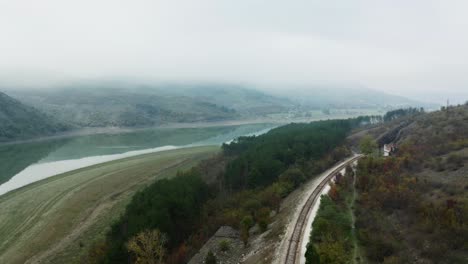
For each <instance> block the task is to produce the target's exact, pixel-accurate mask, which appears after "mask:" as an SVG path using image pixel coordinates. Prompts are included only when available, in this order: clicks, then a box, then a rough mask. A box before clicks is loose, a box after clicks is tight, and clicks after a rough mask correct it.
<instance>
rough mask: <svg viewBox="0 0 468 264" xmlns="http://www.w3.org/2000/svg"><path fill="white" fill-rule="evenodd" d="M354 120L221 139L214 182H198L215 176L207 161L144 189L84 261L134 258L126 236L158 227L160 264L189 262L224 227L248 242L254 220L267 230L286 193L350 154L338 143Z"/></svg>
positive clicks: (132, 237) (141, 235)
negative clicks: (162, 239) (161, 252)
mask: <svg viewBox="0 0 468 264" xmlns="http://www.w3.org/2000/svg"><path fill="white" fill-rule="evenodd" d="M356 124H358V121H357V120H356V119H350V120H335V121H320V122H313V123H310V124H291V125H286V126H284V127H280V128H276V129H273V130H271V131H270V132H269V133H267V134H264V135H260V136H256V137H241V138H239V139H238V140H236V141H235V142H234V143H232V144H229V145H227V144H225V145H223V154H222V155H221V157H219V156H218V157H216V158H215V161H216V163H218V164H219V163H222V164H227V165H226V166H225V168H224V169H223V170H222V171H220V172H217V174H218V177H217V178H216V180H215V182H213V183H211V184H210V185H209V186H208V185H207V184H206V183H204V182H203V181H202V178H204V177H205V176H206V175H213V174H214V172H212V171H209V170H210V167H209V166H205V165H206V164H205V165H203V166H202V165H200V166H198V167H197V168H195V169H193V170H191V171H189V172H186V173H180V174H179V175H178V176H176V177H175V178H173V179H169V180H161V181H157V182H155V183H154V184H152V185H151V186H149V187H147V188H145V189H143V190H142V191H140V192H139V193H138V194H136V195H135V196H134V197H133V199H132V201H131V202H130V204H129V205H128V207H127V209H126V211H125V213H124V214H123V215H122V216H121V217H120V219H119V221H118V222H117V223H115V224H114V225H113V226H112V229H111V231H110V232H109V234H108V236H107V239H106V241H105V242H104V243H101V244H96V246H95V247H93V249H92V251H91V253H90V255H89V259H88V261H89V262H94V263H131V262H133V261H135V259H136V258H138V256H137V255H136V254H134V253H131V252H129V248H128V246H129V243H128V241H134V240H135V237H137V238H140V239H143V238H144V236H145V235H147V236H151V235H152V234H153V235H157V236H158V237H161V233H163V234H165V235H166V237H167V241H166V242H165V244H164V248H165V250H166V251H167V252H166V254H165V256H164V263H186V262H187V261H188V260H189V259H190V257H191V256H193V255H194V254H195V253H196V252H197V250H198V249H199V248H200V247H201V246H203V244H204V243H205V242H206V241H207V240H208V239H209V238H210V237H211V236H212V235H213V234H214V233H215V232H216V230H217V229H218V228H219V227H221V226H224V225H228V226H232V227H234V228H236V229H238V230H240V232H241V238H242V240H243V241H244V243H245V245H248V243H249V234H250V233H249V230H250V229H251V228H252V227H253V226H255V225H257V226H258V230H259V232H264V231H265V230H267V229H268V225H269V224H270V222H271V220H272V219H271V216H272V215H274V213H273V212H278V210H279V205H280V203H281V200H282V199H283V198H284V197H286V196H287V195H288V194H289V193H290V192H292V191H293V190H294V189H295V188H297V187H298V186H300V185H301V184H302V183H303V182H305V181H306V180H308V179H310V178H312V177H314V176H315V175H317V174H318V173H320V172H322V171H323V170H325V169H327V168H328V167H329V166H331V165H332V164H334V163H336V162H337V161H339V160H341V159H343V158H345V157H346V156H349V155H350V154H351V153H350V151H349V150H348V149H347V148H345V147H343V146H342V144H343V143H344V140H345V138H346V136H347V134H348V133H349V131H350V130H351V128H352V127H354V126H355V125H356ZM208 163H209V162H208ZM212 167H213V168H214V167H215V166H212ZM207 170H208V171H207ZM210 177H211V176H210ZM272 213H273V214H272ZM145 230H146V231H145ZM148 230H157V232H148ZM159 232H161V233H159ZM132 245H138V243H136V244H135V243H133V244H132ZM160 246H161V245H160Z"/></svg>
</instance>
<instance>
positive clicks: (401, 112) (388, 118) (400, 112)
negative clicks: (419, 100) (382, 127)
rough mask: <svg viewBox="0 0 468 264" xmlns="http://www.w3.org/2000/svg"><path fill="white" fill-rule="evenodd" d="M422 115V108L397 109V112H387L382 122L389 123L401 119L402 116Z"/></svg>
mask: <svg viewBox="0 0 468 264" xmlns="http://www.w3.org/2000/svg"><path fill="white" fill-rule="evenodd" d="M421 113H424V108H422V107H421V108H414V107H409V108H404V109H397V110H392V111H388V112H387V113H385V115H384V116H383V120H384V122H389V121H392V120H394V119H397V118H400V117H403V116H410V115H416V114H421Z"/></svg>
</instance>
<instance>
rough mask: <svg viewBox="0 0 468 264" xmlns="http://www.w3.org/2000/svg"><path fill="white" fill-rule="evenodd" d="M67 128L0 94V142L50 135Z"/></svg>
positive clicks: (35, 110) (37, 111)
mask: <svg viewBox="0 0 468 264" xmlns="http://www.w3.org/2000/svg"><path fill="white" fill-rule="evenodd" d="M66 129H67V127H66V126H65V125H63V124H61V123H59V122H57V121H55V120H53V119H52V118H51V117H49V116H47V115H45V114H44V113H42V112H40V111H39V110H37V109H35V108H33V107H30V106H27V105H25V104H23V103H21V102H19V101H18V100H15V99H13V98H11V97H10V96H8V95H6V94H4V93H2V92H0V142H3V141H11V140H20V139H27V138H32V137H37V136H45V135H51V134H54V133H57V132H61V131H65V130H66Z"/></svg>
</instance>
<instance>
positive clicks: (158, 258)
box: [127, 229, 167, 264]
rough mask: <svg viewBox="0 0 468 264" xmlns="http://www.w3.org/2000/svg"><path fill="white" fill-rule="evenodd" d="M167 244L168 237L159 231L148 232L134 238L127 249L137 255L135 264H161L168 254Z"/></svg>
mask: <svg viewBox="0 0 468 264" xmlns="http://www.w3.org/2000/svg"><path fill="white" fill-rule="evenodd" d="M166 243H167V238H166V235H165V234H163V233H161V232H160V231H159V230H157V229H155V230H146V231H143V232H140V233H138V235H136V236H134V237H132V238H131V239H130V240H129V241H128V243H127V249H128V251H129V252H132V253H133V254H135V256H136V261H135V263H138V264H140V263H141V264H160V263H163V258H164V255H165V254H166V249H165V245H166Z"/></svg>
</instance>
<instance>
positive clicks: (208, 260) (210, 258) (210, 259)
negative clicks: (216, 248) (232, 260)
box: [205, 250, 217, 264]
mask: <svg viewBox="0 0 468 264" xmlns="http://www.w3.org/2000/svg"><path fill="white" fill-rule="evenodd" d="M216 262H217V261H216V256H215V255H214V254H213V252H211V250H210V251H208V253H207V254H206V257H205V264H216Z"/></svg>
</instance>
